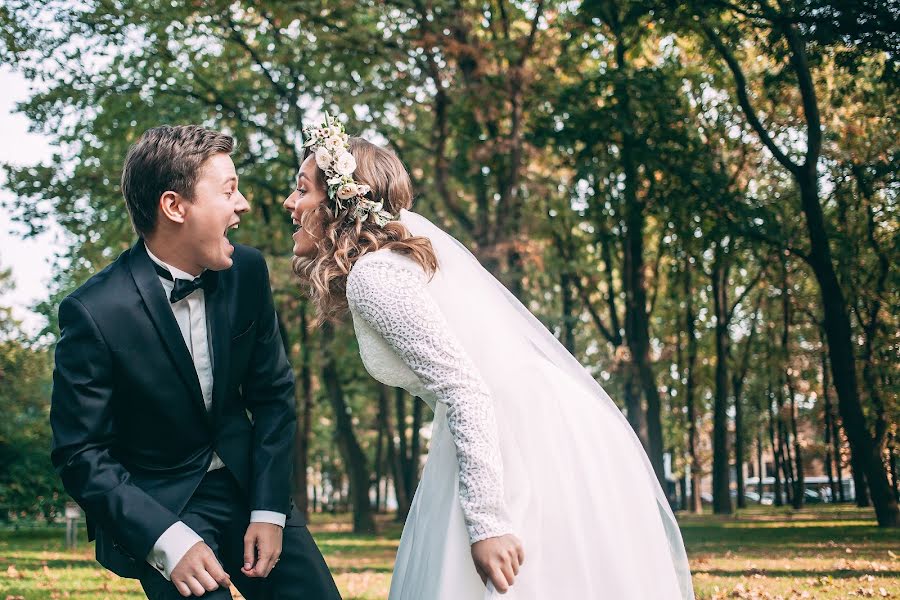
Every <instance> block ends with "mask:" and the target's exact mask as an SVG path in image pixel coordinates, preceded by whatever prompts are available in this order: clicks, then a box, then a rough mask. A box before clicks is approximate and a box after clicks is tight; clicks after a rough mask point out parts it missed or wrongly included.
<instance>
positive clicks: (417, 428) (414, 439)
mask: <svg viewBox="0 0 900 600" xmlns="http://www.w3.org/2000/svg"><path fill="white" fill-rule="evenodd" d="M424 406H425V402H423V401H422V400H421V399H420V398H415V397H414V398H413V422H412V431H411V432H410V443H409V461H408V462H407V467H406V468H407V469H408V473H407V481H408V482H409V487H408V488H407V493H408V494H409V497H410V498H412V497H413V496H414V495H415V493H416V488H417V487H418V486H419V457H420V456H421V455H422V433H421V431H422V408H423V407H424Z"/></svg>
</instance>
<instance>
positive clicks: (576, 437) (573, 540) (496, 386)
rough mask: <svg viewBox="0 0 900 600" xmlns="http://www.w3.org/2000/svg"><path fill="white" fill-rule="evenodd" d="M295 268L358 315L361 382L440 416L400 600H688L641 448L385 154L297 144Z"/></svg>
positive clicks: (595, 387) (598, 392)
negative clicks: (403, 393) (421, 207)
mask: <svg viewBox="0 0 900 600" xmlns="http://www.w3.org/2000/svg"><path fill="white" fill-rule="evenodd" d="M304 134H305V139H306V142H305V144H304V148H305V149H306V152H305V157H304V160H303V163H302V164H301V165H300V171H299V174H298V177H297V182H296V185H297V187H296V190H294V192H293V193H291V195H290V196H289V197H288V198H287V199H286V200H285V201H284V207H285V208H286V209H287V210H288V211H290V213H291V215H292V217H293V221H294V224H295V225H296V227H297V230H296V232H295V233H294V235H293V240H294V248H293V252H294V255H295V259H294V271H295V272H296V274H297V275H298V276H299V277H300V279H301V281H302V282H303V283H304V284H305V286H306V287H308V291H309V294H310V296H311V298H312V301H313V302H314V304H315V305H316V307H317V309H318V310H317V317H318V322H320V323H321V322H323V321H325V320H335V319H338V318H340V317H341V316H342V315H343V314H345V313H346V312H347V311H348V310H349V313H350V314H351V315H352V319H353V326H354V329H355V332H356V336H357V339H358V342H359V351H360V355H361V357H362V360H363V363H364V364H365V367H366V369H367V370H368V371H369V373H370V374H371V375H372V377H374V378H375V379H377V380H379V381H381V382H382V383H384V384H387V385H391V386H397V387H402V388H405V389H406V390H407V391H409V392H410V393H411V394H413V395H414V396H417V397H420V398H422V399H423V400H424V401H425V402H427V403H428V405H429V406H430V407H431V408H432V409H433V410H434V424H433V434H432V439H431V443H430V451H429V454H428V460H427V462H426V464H425V469H424V472H423V474H422V479H421V482H420V484H419V487H418V489H417V490H416V494H415V497H414V499H413V502H412V506H411V508H410V511H409V515H408V517H407V520H406V525H405V527H404V529H403V534H402V536H401V539H400V547H399V549H398V552H397V560H396V564H395V568H394V574H393V578H392V580H391V591H390V600H483V599H486V598H490V597H492V596H493V595H494V594H495V593H497V592H499V593H505V594H506V597H509V598H515V599H516V600H547V599H557V600H568V599H587V598H600V599H609V600H669V599H672V600H675V599H677V600H684V599H692V598H693V597H694V594H693V590H692V587H691V579H690V572H689V569H688V563H687V557H686V555H685V551H684V545H683V543H682V540H681V534H680V532H679V530H678V525H677V523H676V521H675V518H674V516H673V514H672V511H671V509H670V508H669V506H668V503H667V501H666V497H665V495H664V494H663V491H662V489H661V488H660V487H659V484H658V483H657V480H656V477H655V475H654V473H653V470H652V468H651V466H650V463H649V460H648V459H647V457H646V455H645V454H644V451H643V448H642V446H641V445H640V442H639V441H638V439H637V437H636V436H635V435H634V433H633V432H632V430H631V427H630V426H629V425H628V422H627V421H626V420H625V418H624V417H623V415H622V414H621V412H619V410H618V408H617V407H616V406H615V404H614V403H613V402H612V400H611V399H610V398H609V396H607V394H606V392H604V391H603V389H602V388H601V387H600V385H599V384H597V382H596V381H595V380H594V379H593V377H591V376H590V374H589V373H588V372H587V371H586V370H585V369H584V368H583V367H581V365H580V364H578V362H577V361H576V360H575V358H574V357H573V356H572V355H570V354H569V353H568V352H567V351H566V350H565V349H564V348H563V346H562V345H561V344H560V343H559V342H558V341H557V340H556V339H555V338H554V337H553V335H551V334H550V332H548V331H547V330H546V329H545V328H544V327H543V326H542V325H541V323H540V322H539V321H538V320H537V319H536V318H535V317H534V316H532V315H531V314H530V313H529V312H528V310H527V309H526V308H525V307H524V306H522V304H521V303H519V301H518V300H516V299H515V297H513V296H512V294H510V293H509V292H508V291H507V290H506V289H505V288H504V287H503V286H502V285H501V284H500V283H499V282H498V281H497V280H495V279H494V278H493V277H492V276H491V275H490V274H489V273H488V272H487V271H485V270H484V269H483V268H482V267H481V266H480V264H479V263H478V261H477V260H476V259H475V257H474V256H472V254H470V253H469V252H468V250H466V249H465V247H463V246H462V245H461V244H460V243H459V242H458V241H456V240H455V239H454V238H453V237H451V236H449V235H448V234H446V233H445V232H443V231H442V230H440V229H439V228H438V227H436V226H435V225H433V224H432V223H431V222H429V221H428V220H427V219H425V218H424V217H422V216H420V215H418V214H416V213H413V212H411V211H409V208H410V206H411V205H412V199H413V198H412V189H411V184H410V180H409V176H408V174H407V172H406V170H405V169H404V167H403V164H402V163H401V162H400V160H399V159H398V158H397V157H396V155H394V154H393V153H392V152H390V151H389V150H386V149H384V148H381V147H379V146H376V145H374V144H371V143H369V142H367V141H365V140H363V139H361V138H351V137H348V136H347V134H346V133H345V132H344V129H343V126H342V125H341V123H340V122H338V121H337V120H336V119H334V118H332V117H329V116H328V115H326V117H325V121H324V122H323V123H322V124H321V125H320V126H319V127H313V128H308V129H306V130H304Z"/></svg>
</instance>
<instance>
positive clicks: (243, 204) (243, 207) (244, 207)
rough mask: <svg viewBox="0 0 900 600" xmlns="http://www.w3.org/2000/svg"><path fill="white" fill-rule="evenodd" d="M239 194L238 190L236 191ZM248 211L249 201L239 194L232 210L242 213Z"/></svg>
mask: <svg viewBox="0 0 900 600" xmlns="http://www.w3.org/2000/svg"><path fill="white" fill-rule="evenodd" d="M238 193H239V194H240V192H238ZM249 211H250V202H249V201H248V200H247V197H246V196H244V195H243V194H241V197H240V199H239V200H238V203H237V207H236V208H235V209H234V212H236V213H239V214H243V213H245V212H249Z"/></svg>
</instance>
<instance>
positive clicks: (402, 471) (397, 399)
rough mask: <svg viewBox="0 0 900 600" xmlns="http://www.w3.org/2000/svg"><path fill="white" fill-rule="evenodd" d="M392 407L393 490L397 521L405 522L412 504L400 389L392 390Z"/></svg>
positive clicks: (403, 404) (404, 416)
mask: <svg viewBox="0 0 900 600" xmlns="http://www.w3.org/2000/svg"><path fill="white" fill-rule="evenodd" d="M394 406H395V409H396V412H397V437H398V439H399V446H400V447H399V449H398V451H397V455H396V460H395V461H394V489H395V491H396V495H397V520H398V521H400V522H403V521H406V515H408V514H409V506H410V503H411V502H412V493H411V492H410V487H409V481H408V480H407V472H408V469H407V468H406V457H407V454H408V450H407V442H406V392H405V391H403V390H402V389H401V388H396V389H395V390H394Z"/></svg>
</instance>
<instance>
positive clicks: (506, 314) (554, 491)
mask: <svg viewBox="0 0 900 600" xmlns="http://www.w3.org/2000/svg"><path fill="white" fill-rule="evenodd" d="M400 220H401V222H402V223H403V224H404V225H406V227H407V228H408V229H409V231H410V232H411V233H412V234H413V235H416V236H423V237H427V238H429V239H430V240H431V243H432V245H433V247H434V249H435V252H436V254H437V258H438V263H439V269H438V271H437V273H436V275H435V277H434V278H433V280H432V281H431V282H430V283H429V286H428V289H429V293H430V294H431V295H432V296H433V297H434V299H435V301H436V302H437V303H438V305H439V306H440V308H441V311H442V312H443V314H444V316H445V317H446V319H447V322H448V324H449V326H450V328H451V330H452V331H453V333H454V334H455V335H456V336H457V337H458V339H459V340H460V342H461V343H462V344H463V346H464V347H465V348H466V351H467V352H468V353H469V354H470V356H471V358H472V359H473V362H474V364H475V365H476V366H477V368H478V369H479V372H480V373H481V375H482V377H483V378H484V379H485V381H486V383H487V384H488V387H490V388H491V392H492V396H493V398H494V402H495V414H496V417H497V422H498V428H499V432H500V439H501V450H502V455H503V467H504V483H505V486H506V488H505V489H506V495H507V505H508V508H509V511H510V513H511V516H512V518H513V521H514V522H515V523H516V524H517V528H518V530H517V533H520V534H521V535H520V537H521V538H522V539H523V543H524V545H525V549H526V562H525V565H523V571H522V576H527V575H528V567H529V563H532V562H537V563H541V562H542V561H543V562H544V563H546V564H548V565H550V564H553V565H556V566H554V567H553V568H554V569H556V568H558V566H559V564H564V563H554V561H555V560H558V559H559V557H555V556H553V555H552V553H553V552H554V549H556V548H559V547H563V548H566V549H567V553H570V554H571V555H570V556H569V557H567V561H568V563H576V564H575V566H573V567H572V571H571V572H575V573H577V572H587V573H590V574H591V577H594V576H598V577H599V579H600V580H601V582H602V580H603V579H604V577H603V569H604V564H613V565H625V566H624V567H622V566H618V567H615V568H626V569H628V568H631V569H634V571H633V573H632V576H633V578H635V579H653V578H657V579H659V580H660V581H663V580H665V579H666V578H667V577H669V583H668V584H666V586H664V585H663V584H662V583H653V582H642V581H636V582H634V585H635V586H637V590H643V592H642V593H643V594H647V595H641V593H637V594H636V589H635V588H629V591H628V593H627V595H626V594H623V595H616V594H615V590H614V589H612V588H609V587H604V585H606V586H608V585H613V584H611V583H608V582H607V583H606V584H602V583H601V585H600V586H599V587H598V586H596V585H594V583H593V582H591V581H584V582H580V583H578V584H573V587H571V588H569V589H570V591H571V592H572V593H575V592H576V589H577V593H578V596H577V597H583V598H588V597H617V598H619V597H651V594H652V597H654V599H655V600H656V599H657V598H673V599H674V598H678V599H680V600H692V599H693V598H694V593H693V587H692V584H691V574H690V569H689V566H688V560H687V555H686V553H685V549H684V543H683V541H682V538H681V533H680V531H679V528H678V524H677V522H676V520H675V516H674V515H673V513H672V510H671V508H670V507H669V504H668V500H667V498H666V495H665V494H664V493H663V490H662V488H661V487H660V486H659V483H658V481H657V479H656V475H655V474H654V471H653V468H652V466H651V464H650V461H649V460H648V458H647V456H646V454H645V452H644V449H643V447H642V445H641V443H640V441H639V440H638V438H637V436H636V435H635V434H634V432H633V431H632V429H631V426H630V425H629V424H628V421H627V420H626V419H625V417H624V416H623V415H622V413H621V411H620V410H619V408H618V407H617V406H616V405H615V403H613V401H612V400H611V399H610V397H609V396H608V395H607V393H606V392H605V391H604V390H603V388H602V387H601V386H600V385H599V384H598V383H597V382H596V381H595V380H594V378H593V377H592V376H591V375H590V373H588V371H587V370H586V369H585V368H584V367H582V366H581V364H580V363H579V362H578V361H577V360H576V359H575V357H573V356H572V355H571V354H570V353H569V352H568V351H567V350H566V349H565V347H564V346H563V345H562V344H560V342H559V341H558V340H557V339H556V338H555V337H554V336H553V335H552V334H551V333H550V332H549V331H548V330H547V329H546V328H545V327H544V326H543V324H541V322H540V321H539V320H538V319H537V318H535V317H534V316H533V315H532V314H531V313H530V312H529V311H528V310H527V309H526V308H525V307H524V306H523V305H522V304H521V303H520V302H519V301H518V300H517V299H516V298H515V297H514V296H513V295H512V294H511V293H510V292H509V291H508V290H507V289H506V288H505V287H503V285H502V284H500V283H499V282H498V281H497V280H496V279H495V278H494V277H493V276H492V275H491V274H490V273H488V272H487V271H486V270H485V269H484V268H483V267H482V266H481V264H480V263H479V262H478V260H477V259H476V258H475V257H474V256H473V255H472V254H471V253H470V252H469V251H468V250H467V249H466V248H465V246H463V245H462V244H460V243H459V242H458V241H457V240H455V239H454V238H453V237H452V236H450V235H448V234H446V233H445V232H443V231H442V230H441V229H440V228H438V227H436V226H435V225H434V224H432V223H431V222H430V221H428V220H427V219H426V218H424V217H422V216H421V215H418V214H416V213H413V212H410V211H407V210H404V211H401V215H400ZM562 512H565V513H566V514H557V513H562ZM600 513H602V514H600ZM604 519H606V520H604ZM559 530H564V532H565V533H559ZM598 535H609V536H612V535H616V536H618V537H620V538H621V539H616V540H613V541H611V542H610V543H606V544H598V543H597V542H598V539H597V537H598ZM554 536H556V537H554ZM561 536H564V537H561ZM554 544H557V545H554ZM598 546H601V547H613V548H611V549H609V550H607V551H604V550H601V549H598ZM604 552H608V554H604ZM629 553H631V554H630V556H633V557H639V558H640V560H638V561H637V562H638V563H640V564H637V565H632V564H631V563H630V562H626V561H627V559H625V558H623V557H625V556H627V555H629ZM598 562H599V563H601V564H598ZM631 562H635V561H633V560H632V561H631ZM534 568H535V569H537V568H538V567H536V566H535V567H534ZM610 568H613V567H610ZM648 571H652V572H650V573H648ZM550 574H551V571H550V567H549V566H548V567H547V572H544V573H536V574H534V577H535V578H538V577H548V576H550ZM648 575H649V578H648ZM536 584H540V582H537V581H536ZM559 585H560V582H559V581H556V582H553V584H552V585H551V586H549V587H547V588H546V589H547V591H554V592H555V595H554V596H553V597H558V598H564V597H569V596H567V595H566V593H565V592H563V593H562V594H560V593H559V591H560V587H559ZM641 586H644V587H641ZM653 586H657V587H653ZM515 590H516V586H513V588H512V589H511V590H510V594H508V595H507V596H506V597H507V598H510V597H513V598H514V597H515V593H514V592H515ZM660 590H665V591H663V592H660ZM539 597H542V596H539ZM547 597H551V596H547Z"/></svg>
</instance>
